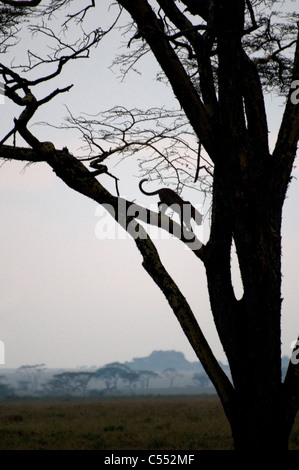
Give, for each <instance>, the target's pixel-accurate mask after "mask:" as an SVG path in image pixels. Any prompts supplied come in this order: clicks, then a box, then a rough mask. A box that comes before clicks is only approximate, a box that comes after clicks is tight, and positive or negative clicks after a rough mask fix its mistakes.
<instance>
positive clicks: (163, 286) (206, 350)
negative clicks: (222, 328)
mask: <svg viewBox="0 0 299 470" xmlns="http://www.w3.org/2000/svg"><path fill="white" fill-rule="evenodd" d="M135 243H136V245H137V247H138V249H139V251H140V252H141V254H142V256H143V263H142V265H143V267H144V269H145V270H146V271H147V272H148V274H149V275H150V276H151V278H152V279H153V280H154V281H155V283H156V284H157V286H158V287H159V288H160V290H161V291H162V292H163V294H164V295H165V297H166V299H167V301H168V303H169V305H170V306H171V308H172V310H173V312H174V314H175V316H176V318H177V320H178V321H179V323H180V325H181V328H182V330H183V331H184V333H185V335H186V336H187V338H188V340H189V342H190V344H191V346H192V347H193V350H194V351H195V353H196V355H197V357H198V359H199V360H200V362H201V363H202V365H203V367H204V369H205V371H206V373H207V374H208V376H209V377H210V379H211V381H212V383H213V384H214V386H215V388H216V390H217V392H218V395H219V397H220V400H221V402H222V404H223V407H224V410H225V413H226V414H227V416H228V418H231V417H232V415H233V409H232V407H233V403H234V400H233V398H234V388H233V386H232V384H231V383H230V381H229V379H228V378H227V376H226V374H225V373H224V372H223V370H222V369H221V367H220V365H219V364H218V362H217V360H216V358H215V356H214V355H213V353H212V351H211V349H210V346H209V345H208V343H207V341H206V339H205V337H204V335H203V333H202V331H201V329H200V327H199V325H198V323H197V321H196V319H195V317H194V315H193V313H192V311H191V309H190V306H189V304H188V303H187V301H186V299H185V297H184V296H183V294H182V293H181V291H180V290H179V288H178V286H177V285H176V284H175V282H174V281H173V279H172V278H171V276H170V275H169V274H168V272H167V271H166V269H165V268H164V266H163V264H162V263H161V260H160V258H159V255H158V252H157V250H156V248H155V246H154V245H153V243H152V241H151V240H150V238H149V237H147V238H145V236H144V234H143V236H142V237H140V238H137V239H136V240H135Z"/></svg>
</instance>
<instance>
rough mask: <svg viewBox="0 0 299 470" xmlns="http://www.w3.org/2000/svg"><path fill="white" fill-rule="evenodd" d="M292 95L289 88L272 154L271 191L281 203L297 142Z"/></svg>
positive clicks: (298, 122)
mask: <svg viewBox="0 0 299 470" xmlns="http://www.w3.org/2000/svg"><path fill="white" fill-rule="evenodd" d="M293 82H296V83H299V24H298V34H297V46H296V51H295V57H294V68H293V77H292V83H293ZM292 93H293V90H292V88H291V89H290V93H289V96H288V100H287V104H286V107H285V111H284V115H283V118H282V122H281V126H280V129H279V133H278V137H277V141H276V146H275V149H274V152H273V158H274V169H275V173H274V175H275V177H274V178H273V181H274V182H275V187H274V188H273V191H276V192H277V187H278V189H279V194H280V197H281V199H282V201H283V200H284V197H285V191H286V188H287V186H288V184H289V179H290V174H291V171H292V168H293V163H294V158H295V156H296V152H297V145H298V140H299V104H298V103H294V102H293V100H292Z"/></svg>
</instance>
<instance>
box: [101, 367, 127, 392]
mask: <svg viewBox="0 0 299 470" xmlns="http://www.w3.org/2000/svg"><path fill="white" fill-rule="evenodd" d="M130 372H131V369H130V368H129V367H128V366H126V365H125V364H120V363H119V362H113V363H111V364H107V365H105V366H104V367H101V368H100V369H98V370H97V371H95V372H94V378H96V379H98V380H103V382H104V383H105V385H106V388H107V390H108V391H111V390H115V389H116V388H117V386H118V381H119V380H120V379H125V378H126V377H127V374H128V373H130Z"/></svg>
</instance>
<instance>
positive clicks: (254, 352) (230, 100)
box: [0, 0, 299, 450]
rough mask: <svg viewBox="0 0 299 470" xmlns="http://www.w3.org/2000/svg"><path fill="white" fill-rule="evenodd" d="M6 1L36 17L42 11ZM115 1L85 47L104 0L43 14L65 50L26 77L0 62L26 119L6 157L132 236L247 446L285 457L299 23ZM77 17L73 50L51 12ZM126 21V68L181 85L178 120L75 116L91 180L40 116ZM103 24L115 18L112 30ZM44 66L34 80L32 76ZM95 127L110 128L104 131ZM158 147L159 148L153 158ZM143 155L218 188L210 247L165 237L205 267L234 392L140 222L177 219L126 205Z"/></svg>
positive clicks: (183, 235)
mask: <svg viewBox="0 0 299 470" xmlns="http://www.w3.org/2000/svg"><path fill="white" fill-rule="evenodd" d="M0 3H5V4H9V5H14V6H18V7H23V5H25V6H26V7H28V5H32V6H33V7H35V6H36V5H38V4H39V3H40V2H38V1H32V2H30V1H27V2H26V1H25V2H23V1H21V2H17V1H13V0H11V1H8V0H6V1H5V2H3V1H2V2H0ZM110 3H111V2H110V1H106V2H105V3H104V4H105V5H107V6H109V5H110ZM113 4H114V5H116V6H118V7H119V8H118V10H117V13H116V15H115V22H114V23H112V24H111V26H110V27H109V28H106V29H105V30H104V29H101V28H100V27H99V28H97V29H96V30H95V31H93V32H92V33H90V34H86V33H85V32H84V34H83V38H82V41H78V40H76V42H75V44H67V42H66V41H67V40H66V37H65V35H66V34H67V31H68V28H69V29H70V25H71V22H72V21H77V22H80V24H81V26H82V28H83V24H84V21H85V20H86V18H87V17H88V13H89V12H90V11H91V9H92V8H95V10H96V11H98V10H97V8H98V7H99V5H100V6H103V2H91V3H90V4H88V6H86V7H85V6H81V7H80V6H79V7H78V3H77V2H72V1H70V0H55V1H54V0H52V1H50V2H49V3H48V4H46V5H45V6H44V8H43V7H42V6H41V5H39V10H36V11H38V12H39V13H40V17H41V18H42V20H43V23H41V24H39V25H38V24H37V23H36V26H35V27H32V26H31V28H32V31H33V32H35V33H40V34H44V37H45V38H51V39H53V40H55V38H56V39H57V48H56V50H55V51H54V52H53V54H52V55H51V54H50V55H49V54H48V55H47V57H46V58H42V57H37V56H36V55H35V56H34V55H33V54H31V55H30V53H29V59H31V61H30V63H29V66H28V68H27V69H26V70H27V71H28V73H29V74H27V75H26V77H25V76H24V73H22V72H21V71H20V69H17V70H16V69H12V68H11V67H10V63H9V62H8V64H6V65H5V64H0V72H1V74H2V78H3V82H4V84H5V92H6V96H7V98H8V99H10V100H11V101H12V102H14V103H15V105H16V106H20V108H21V113H20V115H19V117H18V118H16V119H15V121H14V123H13V125H12V128H11V130H10V132H8V133H7V134H6V135H5V136H3V138H2V140H1V144H2V146H1V148H0V157H1V158H3V159H6V160H25V161H28V162H41V161H42V162H47V163H48V164H49V165H50V167H52V168H53V170H54V172H55V173H56V174H57V176H58V177H59V178H61V179H62V180H63V181H64V182H65V183H66V184H67V185H68V186H69V187H70V188H72V189H74V190H75V191H78V192H79V193H81V194H83V195H85V196H87V197H89V198H91V199H93V200H94V201H96V202H97V203H99V204H103V205H105V207H106V208H107V209H108V211H109V212H110V214H111V215H112V216H113V217H114V218H115V220H116V221H117V222H119V223H120V225H121V226H122V227H123V228H124V229H125V230H127V232H128V233H129V234H130V235H131V236H132V238H133V240H134V242H135V243H136V247H137V249H138V250H139V252H140V253H141V255H142V258H143V261H142V265H143V267H144V269H145V270H146V271H147V272H148V274H149V275H150V276H151V277H152V279H153V280H154V282H155V283H156V284H157V286H158V287H159V288H160V289H161V291H162V292H163V294H164V295H165V297H166V299H167V301H168V303H169V305H170V307H171V308H172V310H173V312H174V314H175V316H176V318H177V319H178V321H179V323H180V325H181V328H182V330H183V331H184V333H185V335H186V336H187V338H188V340H189V342H190V344H191V346H192V347H193V349H194V351H195V353H196V355H197V357H198V359H199V360H200V361H201V363H202V365H203V367H204V369H205V371H206V373H207V374H208V376H209V378H210V380H211V382H212V383H213V385H214V386H215V388H216V390H217V393H218V395H219V397H220V399H221V402H222V405H223V408H224V411H225V413H226V416H227V418H228V420H229V422H230V425H231V429H232V434H233V438H234V443H235V448H236V449H247V450H249V449H250V450H261V449H266V450H270V449H275V450H278V449H286V448H287V445H288V437H289V434H290V430H291V428H292V425H293V422H294V418H295V416H296V413H297V410H298V406H299V372H298V367H299V366H298V363H297V362H292V361H290V363H289V366H288V371H287V374H286V378H285V380H284V382H283V383H282V379H281V318H280V317H281V303H282V300H281V227H282V210H283V205H284V200H285V197H286V193H287V188H288V185H289V182H290V179H291V174H292V169H293V166H294V160H295V156H296V151H297V143H298V139H299V107H298V102H299V98H298V86H299V39H298V23H297V20H298V16H297V14H288V13H284V9H283V8H282V7H281V3H280V2H279V1H278V0H217V1H214V0H196V1H194V0H180V1H176V0H135V1H132V0H117V1H114V2H113ZM65 6H69V7H70V8H72V7H74V9H76V8H77V10H74V9H72V10H71V13H70V15H68V16H66V17H65V19H64V28H63V32H62V33H63V34H64V36H63V40H59V38H57V37H55V34H54V32H53V31H52V30H50V29H49V28H47V26H46V24H45V22H44V20H45V18H46V16H45V15H46V14H47V15H51V13H53V11H55V12H56V13H57V12H58V10H59V9H60V8H62V7H65ZM282 6H284V2H282ZM78 8H79V10H78ZM80 8H81V9H80ZM33 11H35V10H33ZM63 12H64V10H63ZM121 18H124V20H123V22H124V24H125V28H126V29H125V32H126V37H127V45H128V48H127V50H126V52H125V53H124V54H122V55H120V56H119V57H118V58H117V60H116V62H117V63H118V64H119V65H120V67H121V68H122V71H123V73H124V74H127V73H128V72H129V70H130V69H132V68H133V67H135V66H136V63H137V61H138V59H139V58H141V57H143V58H144V57H146V54H147V53H152V54H153V56H154V57H155V59H156V61H157V63H158V65H159V68H160V74H159V79H160V80H162V81H163V80H164V81H165V82H167V83H168V84H169V85H170V87H171V89H172V90H173V93H174V95H175V97H176V99H177V101H178V104H179V109H178V110H177V111H176V110H172V111H167V110H165V109H164V108H161V109H160V110H147V111H142V110H140V108H139V109H138V108H136V109H134V110H124V109H123V108H121V107H117V108H115V109H114V110H111V112H110V113H108V114H107V113H106V119H105V115H104V116H103V117H102V118H101V119H99V121H97V122H94V120H92V119H91V120H90V119H89V120H87V119H85V120H84V119H83V120H82V119H81V118H76V117H72V116H70V118H69V125H73V126H76V128H78V129H81V130H82V134H83V137H84V139H85V141H86V143H87V144H88V146H89V148H90V150H91V154H90V156H88V159H87V161H88V162H90V164H91V167H92V168H93V170H94V171H93V172H92V171H90V168H88V167H87V166H86V164H84V162H82V161H80V159H78V158H76V157H75V156H73V155H71V154H70V153H69V151H68V150H67V149H66V148H64V149H63V150H59V149H56V147H55V145H54V144H53V143H52V142H41V141H40V140H39V139H38V137H37V136H36V135H35V134H34V133H33V130H32V127H30V121H31V119H32V117H33V116H34V114H35V113H36V111H37V110H39V112H41V108H42V106H44V105H46V104H47V103H48V102H49V101H50V100H52V99H54V98H55V97H56V96H57V95H58V94H59V93H63V92H66V91H69V90H70V89H71V85H69V86H66V87H63V88H61V89H59V88H55V89H54V90H53V91H52V92H50V93H48V94H46V95H44V96H43V97H40V94H38V93H35V91H34V89H35V87H37V86H38V85H40V84H43V85H45V83H46V82H48V83H49V82H50V80H52V79H53V78H55V77H57V76H58V75H59V74H60V73H61V72H62V71H63V69H64V66H65V65H66V64H67V63H69V62H70V61H72V60H73V59H75V58H78V57H83V56H84V57H87V56H88V53H89V50H90V48H91V47H92V46H93V45H98V43H99V42H100V41H101V39H102V38H103V37H104V36H106V35H107V34H108V33H109V31H110V30H111V29H113V27H114V26H115V24H116V22H119V21H121ZM101 19H102V15H100V16H99V23H100V22H101ZM78 30H79V28H77V30H76V32H77V31H78ZM76 39H77V37H76ZM122 40H123V36H122ZM45 49H46V48H45ZM26 53H27V47H26ZM33 59H34V62H32V61H33ZM38 65H40V66H41V68H40V70H41V74H42V73H45V66H46V65H47V66H49V67H52V68H51V72H49V73H48V75H45V74H44V75H41V76H40V77H39V78H36V76H37V68H38ZM53 67H54V71H53ZM32 69H34V74H30V73H31V71H32ZM21 73H22V75H21ZM43 89H44V88H43ZM273 90H275V91H277V92H278V93H281V94H282V96H285V103H284V109H283V114H282V119H281V124H280V128H279V132H278V136H277V139H276V142H275V143H274V145H273V149H272V148H270V145H269V129H268V122H267V112H266V106H265V94H266V93H268V92H271V91H273ZM149 92H150V90H146V93H149ZM153 92H154V91H153ZM132 93H134V87H132ZM37 96H39V98H37ZM94 96H95V100H96V99H97V97H98V99H99V100H101V95H100V90H94ZM45 113H46V111H45ZM148 118H149V121H148ZM92 122H94V124H95V126H96V127H97V125H98V124H99V123H100V124H102V126H105V124H106V127H105V128H104V130H103V128H102V130H100V131H99V133H98V134H97V132H95V131H93V130H92ZM142 123H143V124H142ZM153 123H155V125H156V127H155V126H154V125H152V124H153ZM100 124H99V126H100ZM150 124H151V125H150ZM147 125H148V127H146V126H147ZM57 126H60V124H59V123H57ZM142 126H143V128H142ZM143 129H144V134H143ZM155 130H156V132H155ZM16 135H20V136H21V137H22V138H23V139H24V141H25V142H26V145H27V147H26V148H22V147H20V146H17V145H16V142H15V136H16ZM192 137H193V139H192ZM9 140H10V142H9ZM146 149H150V152H151V153H150V155H149V156H148V153H147V152H145V150H146ZM137 151H142V152H143V155H144V158H143V164H142V169H143V173H144V174H146V175H147V176H149V177H151V178H152V179H153V178H159V179H166V181H167V182H171V181H175V179H176V183H177V185H176V187H177V188H181V187H182V185H187V184H188V185H191V184H192V183H194V184H195V186H197V187H198V188H201V187H203V184H204V182H205V181H211V182H212V214H211V228H210V237H209V240H208V242H207V243H206V244H205V245H203V244H201V243H200V242H199V241H198V240H197V238H196V237H195V235H194V233H193V232H192V231H191V232H190V231H188V230H185V228H183V227H180V224H177V223H175V222H172V221H168V225H167V227H166V229H167V230H168V231H169V232H170V233H174V235H175V236H176V237H178V238H180V239H181V241H182V243H185V244H186V245H187V246H188V247H189V248H190V249H191V250H192V252H193V254H194V256H195V257H196V259H197V260H198V261H199V262H200V263H203V266H204V268H205V272H206V277H207V287H208V291H209V298H210V303H211V311H212V314H213V318H214V322H215V325H216V328H217V331H218V334H219V338H220V340H221V343H222V345H223V348H224V351H225V353H226V356H227V359H228V362H229V366H230V370H231V375H232V381H230V380H229V378H228V377H227V376H226V374H225V373H224V371H223V370H222V369H221V367H220V365H219V364H218V362H217V360H216V358H215V357H214V354H213V352H212V350H211V348H210V346H209V345H208V343H207V341H206V339H205V337H204V335H203V332H202V330H201V328H200V326H199V324H198V322H197V319H196V318H195V316H194V314H193V312H192V310H191V308H190V305H189V304H188V302H187V300H186V298H185V297H184V295H183V294H182V292H181V291H180V289H179V287H178V286H177V284H176V283H175V282H174V280H173V279H172V278H171V276H170V274H169V273H168V272H167V270H166V269H165V267H164V266H163V264H162V262H161V259H160V257H159V254H158V252H157V249H156V247H155V245H154V243H153V241H152V240H151V238H150V236H149V235H148V234H147V232H146V231H145V229H144V228H143V227H141V225H140V224H138V221H140V220H143V221H146V222H147V223H151V224H152V225H158V226H161V223H162V224H163V227H164V228H165V225H164V222H165V216H163V217H162V216H161V214H160V215H157V214H153V213H152V212H151V211H148V210H145V209H144V208H142V207H140V206H138V205H137V204H133V203H132V202H131V201H127V200H125V199H124V198H120V197H119V192H118V185H117V183H118V180H117V178H115V177H114V175H112V174H111V173H110V172H109V166H108V165H110V162H111V160H112V158H116V157H117V156H119V158H120V157H123V156H124V155H128V154H134V153H136V152H137ZM109 157H111V158H110V159H109ZM103 162H105V164H104V163H103ZM103 173H106V174H107V175H108V176H109V177H113V178H115V184H116V187H115V193H116V194H112V193H111V192H109V191H108V190H107V189H106V188H105V187H104V186H103V184H102V183H101V182H100V181H99V180H97V179H96V176H99V175H101V174H103ZM166 219H167V218H166ZM233 246H234V247H235V250H236V256H237V259H238V263H239V267H240V274H241V279H242V286H243V292H242V295H240V296H239V297H237V296H236V294H235V291H234V289H233V285H232V275H231V254H232V247H233ZM189 274H190V273H188V275H189Z"/></svg>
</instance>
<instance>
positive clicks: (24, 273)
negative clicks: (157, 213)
mask: <svg viewBox="0 0 299 470" xmlns="http://www.w3.org/2000/svg"><path fill="white" fill-rule="evenodd" d="M101 9H102V10H101V12H100V13H101V15H99V16H98V17H99V18H103V14H104V15H106V16H105V18H106V17H107V18H108V17H109V14H108V13H107V12H106V9H105V8H103V4H101ZM97 14H99V12H98V11H97ZM110 14H111V13H110ZM88 18H89V21H90V27H92V22H93V24H94V22H95V18H97V16H96V15H95V12H93V11H92V10H90V13H89V17H88ZM41 46H43V45H42V44H41V43H40V42H39V45H38V46H37V47H41ZM118 46H119V33H117V34H116V33H115V34H113V36H111V37H109V38H107V39H105V40H104V41H103V43H102V44H100V46H99V47H98V48H97V49H96V50H95V51H93V53H92V58H91V59H89V60H82V61H80V62H79V61H77V62H73V63H71V64H68V67H66V69H65V70H64V73H63V75H62V76H61V77H59V79H58V80H57V81H56V82H55V83H54V84H53V85H52V88H51V89H55V88H56V87H57V86H59V87H63V86H66V85H68V84H70V83H74V85H75V86H74V87H73V88H72V90H71V91H70V92H69V93H68V94H64V95H60V96H58V97H57V98H56V99H55V102H54V101H53V102H51V103H49V104H48V105H47V106H45V107H44V108H42V109H41V111H40V112H39V113H38V115H37V116H36V117H35V122H36V121H42V120H47V121H49V122H50V123H52V124H57V125H59V124H60V122H62V120H63V117H64V116H65V115H66V109H65V107H64V105H67V106H68V107H69V108H70V109H71V110H72V112H73V113H74V114H75V115H76V114H79V113H80V112H82V111H84V112H87V113H93V114H95V113H97V112H99V111H101V110H105V109H108V108H111V107H113V106H115V105H124V106H127V107H134V106H136V107H142V108H147V107H152V106H162V105H164V106H166V107H167V106H171V107H174V106H176V103H175V100H174V98H173V96H172V94H171V91H170V89H169V88H167V87H165V86H164V85H163V84H162V83H157V82H156V81H155V80H154V78H155V73H154V72H155V70H154V66H155V62H154V60H150V58H149V57H148V58H147V60H144V61H143V63H142V64H141V65H142V67H141V69H142V75H140V74H137V73H133V72H132V73H131V74H129V75H128V76H127V77H126V80H125V81H123V82H121V81H120V80H119V78H118V75H117V73H116V72H115V70H114V71H111V70H110V69H109V68H108V67H109V65H110V64H111V61H112V59H113V56H114V53H115V52H116V51H117V47H118ZM27 48H28V44H27V43H26V46H24V45H23V46H19V48H18V52H16V60H19V59H20V58H21V57H22V60H23V63H25V61H26V49H27ZM2 60H3V62H4V61H6V60H8V57H5V56H4V57H3V58H2ZM43 92H44V90H43V89H42V88H41V90H40V91H39V93H40V94H41V96H42V94H43ZM41 96H38V97H39V98H40V97H41ZM267 105H268V111H269V127H270V130H271V133H270V139H271V142H272V143H273V142H274V141H275V134H276V132H277V129H278V124H279V119H280V117H281V113H282V108H281V107H280V106H279V105H280V102H279V101H277V100H275V99H274V98H271V99H268V100H267ZM0 111H1V118H0V126H1V135H5V133H7V132H8V131H9V130H10V129H11V128H12V119H13V117H14V116H18V115H19V112H20V110H19V109H16V108H15V107H14V106H12V105H11V104H10V103H9V102H8V101H7V99H6V101H5V104H2V105H1V106H0ZM32 131H33V132H34V133H35V134H36V135H37V136H38V137H39V138H40V139H41V140H50V141H52V142H53V143H54V144H55V146H56V147H57V148H62V147H64V146H67V147H68V148H69V150H70V151H72V152H73V153H74V154H75V155H81V153H82V152H81V151H80V150H79V147H80V145H81V144H80V142H79V140H78V138H79V134H76V133H75V132H73V131H65V130H64V131H61V130H55V129H53V128H46V127H44V126H39V127H38V126H34V127H32ZM109 170H110V171H111V172H112V173H114V174H116V175H117V176H119V177H120V178H121V179H120V190H121V194H122V195H123V196H125V197H128V198H129V199H131V200H133V199H136V200H137V202H139V203H141V204H144V205H146V206H147V207H148V206H149V204H150V203H152V202H153V200H151V201H150V202H149V200H148V198H146V197H145V196H142V197H141V196H140V192H139V189H138V181H139V179H138V173H137V167H136V162H134V161H133V160H132V161H128V160H127V161H125V162H123V163H121V164H120V165H118V166H117V167H115V168H109ZM294 174H296V171H295V173H294ZM101 181H102V182H104V181H105V183H107V185H108V186H109V189H110V190H113V181H109V180H108V178H107V177H102V178H101ZM298 184H299V183H298V180H296V179H293V180H292V183H291V185H290V190H289V193H288V199H287V200H286V203H285V211H284V218H283V259H282V264H283V275H284V277H283V292H282V296H283V298H284V301H283V320H282V325H283V337H282V340H283V342H282V348H283V354H285V355H289V354H290V351H291V349H290V348H291V343H292V342H293V341H295V340H296V337H297V335H298V331H299V317H298V305H299V292H298V277H299V263H298V261H299V259H298V258H299V254H298V248H297V240H298V232H299V223H298V203H299V186H298ZM0 195H1V197H0V216H1V217H0V220H1V232H0V259H1V271H0V318H1V321H0V340H2V341H3V342H4V344H5V365H2V366H0V369H1V368H4V367H8V368H10V367H19V366H21V365H24V364H35V363H45V364H46V365H47V366H48V367H77V366H83V365H86V366H92V365H96V366H101V365H104V364H106V363H108V362H112V361H120V362H123V361H126V360H131V359H132V358H133V357H142V356H146V355H148V354H150V353H151V351H153V350H157V349H163V350H166V349H175V350H178V351H182V352H184V353H185V355H186V358H187V359H189V360H196V358H195V355H194V353H193V351H192V349H191V347H190V346H189V344H188V341H187V339H186V338H185V337H184V334H183V332H182V331H181V329H180V326H179V324H178V323H177V320H176V318H175V316H174V315H173V313H172V311H171V309H170V307H169V306H168V304H167V302H166V300H165V298H164V296H163V294H162V293H161V292H160V291H159V289H158V288H157V287H156V285H155V284H154V283H153V281H152V280H151V278H150V277H149V276H148V275H147V273H146V272H145V271H144V270H143V268H142V266H141V262H142V259H141V256H140V255H139V252H138V251H137V250H136V247H135V244H134V242H133V241H132V240H130V239H129V238H128V237H127V238H126V239H122V238H115V239H99V237H97V230H96V229H97V227H98V225H97V224H98V223H99V221H100V220H102V219H101V217H100V216H99V209H98V207H97V204H96V203H95V202H93V201H91V200H89V199H87V198H85V197H84V196H82V195H80V194H77V193H75V192H74V191H73V190H71V189H70V188H68V187H67V186H66V185H65V184H64V183H63V182H62V181H60V180H59V179H58V178H57V177H56V176H55V175H54V174H53V172H52V171H51V169H50V168H49V167H47V165H46V164H36V165H30V166H27V167H26V166H25V164H24V163H15V162H8V163H5V164H4V165H3V166H2V168H1V170H0ZM196 195H197V193H196V192H194V193H193V197H195V198H196ZM190 198H192V193H191V196H190ZM110 223H111V224H113V222H112V220H111V222H110ZM207 234H208V228H207V227H204V228H203V234H202V236H203V238H204V239H205V237H206V236H207ZM157 245H158V248H159V251H160V253H161V257H162V260H163V262H164V263H165V266H166V267H167V268H168V270H169V272H170V273H171V275H172V276H173V277H174V279H175V281H176V282H177V283H178V285H179V286H180V288H181V290H182V292H183V293H184V295H185V296H186V298H187V299H188V300H189V302H190V305H191V307H192V308H193V311H194V313H195V315H196V317H197V319H198V321H199V324H200V325H201V327H202V329H203V332H204V333H205V335H206V337H207V339H208V341H209V342H210V344H211V346H212V347H213V349H214V351H215V354H216V356H217V358H218V359H220V360H222V361H223V362H226V359H225V356H224V353H223V350H222V347H221V345H220V343H219V341H218V339H217V334H216V332H215V328H214V325H213V320H212V317H211V313H210V307H209V302H208V294H207V289H206V280H205V274H204V269H203V266H202V265H201V263H200V262H199V261H198V260H197V259H196V257H195V256H194V255H193V254H192V252H190V251H188V250H186V249H185V248H184V246H183V245H182V244H181V243H180V242H179V241H177V240H173V239H167V240H158V241H157ZM235 284H236V286H238V280H237V278H236V279H235ZM265 353H266V352H265Z"/></svg>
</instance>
